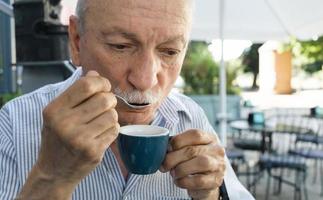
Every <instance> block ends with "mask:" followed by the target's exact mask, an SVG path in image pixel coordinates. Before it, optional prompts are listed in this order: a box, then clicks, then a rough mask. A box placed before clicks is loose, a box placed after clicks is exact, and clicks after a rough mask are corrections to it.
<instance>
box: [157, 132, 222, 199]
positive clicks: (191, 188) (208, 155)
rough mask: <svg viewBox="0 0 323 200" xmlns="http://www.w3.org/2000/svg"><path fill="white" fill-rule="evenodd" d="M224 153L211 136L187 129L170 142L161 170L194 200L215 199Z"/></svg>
mask: <svg viewBox="0 0 323 200" xmlns="http://www.w3.org/2000/svg"><path fill="white" fill-rule="evenodd" d="M224 155H225V152H224V148H223V147H221V146H220V145H219V141H218V140H217V138H216V137H215V136H214V135H212V134H207V133H204V132H202V131H200V130H188V131H186V132H184V133H182V134H180V135H177V136H174V137H173V138H172V139H171V140H170V149H169V152H168V153H167V155H166V158H165V160H164V162H163V166H162V167H161V170H162V171H164V172H165V171H170V174H171V175H172V177H173V179H174V183H175V184H176V185H177V186H178V187H181V188H184V189H187V191H188V194H189V195H190V196H191V197H192V198H193V199H213V200H214V199H217V198H218V195H219V189H218V188H219V187H220V185H221V184H222V181H223V178H224V172H225V158H224Z"/></svg>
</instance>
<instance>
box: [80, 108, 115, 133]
mask: <svg viewBox="0 0 323 200" xmlns="http://www.w3.org/2000/svg"><path fill="white" fill-rule="evenodd" d="M116 124H118V114H117V111H116V110H115V109H111V110H109V111H106V112H104V113H102V114H101V115H100V116H98V117H97V118H95V119H93V120H92V121H90V122H89V123H88V124H86V125H83V126H82V128H81V129H82V133H83V134H85V135H86V136H85V137H88V138H96V137H97V136H98V135H100V134H101V133H103V132H105V131H106V130H108V129H110V128H112V127H114V126H116Z"/></svg>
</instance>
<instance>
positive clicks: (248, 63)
mask: <svg viewBox="0 0 323 200" xmlns="http://www.w3.org/2000/svg"><path fill="white" fill-rule="evenodd" d="M261 46H262V44H261V43H255V44H252V45H251V46H250V47H249V48H247V49H246V50H245V51H244V52H243V53H242V56H241V58H242V66H243V71H244V72H252V73H253V83H252V88H257V83H256V81H257V76H258V74H259V53H258V49H259V48H260V47H261Z"/></svg>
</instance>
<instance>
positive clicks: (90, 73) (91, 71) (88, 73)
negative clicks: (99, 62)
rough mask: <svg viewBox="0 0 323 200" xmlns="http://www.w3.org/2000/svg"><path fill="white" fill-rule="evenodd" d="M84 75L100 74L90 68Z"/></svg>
mask: <svg viewBox="0 0 323 200" xmlns="http://www.w3.org/2000/svg"><path fill="white" fill-rule="evenodd" d="M85 76H100V74H99V73H98V72H97V71H94V70H90V71H88V72H87V73H86V75H85Z"/></svg>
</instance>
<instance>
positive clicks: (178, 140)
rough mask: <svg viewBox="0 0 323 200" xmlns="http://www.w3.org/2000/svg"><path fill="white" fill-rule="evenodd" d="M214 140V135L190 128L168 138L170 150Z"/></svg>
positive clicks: (208, 142)
mask: <svg viewBox="0 0 323 200" xmlns="http://www.w3.org/2000/svg"><path fill="white" fill-rule="evenodd" d="M215 141H216V140H215V137H214V135H211V134H208V133H205V132H203V131H201V130H197V129H191V130H188V131H186V132H184V133H182V134H179V135H176V136H174V137H173V138H172V139H171V140H170V147H171V149H170V150H171V151H174V150H178V149H181V148H183V147H186V146H192V145H202V144H210V143H212V142H215Z"/></svg>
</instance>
